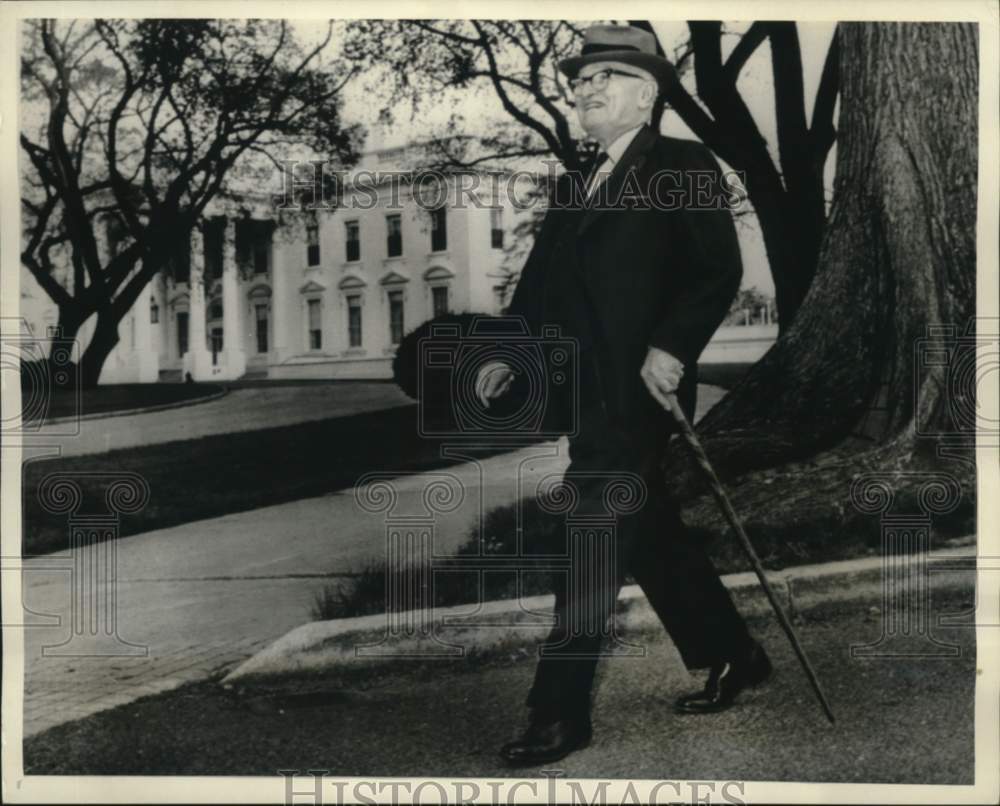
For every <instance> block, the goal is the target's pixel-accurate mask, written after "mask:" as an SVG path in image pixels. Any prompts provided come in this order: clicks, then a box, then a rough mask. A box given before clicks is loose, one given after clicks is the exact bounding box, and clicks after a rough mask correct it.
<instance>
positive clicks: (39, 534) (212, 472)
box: [23, 404, 498, 555]
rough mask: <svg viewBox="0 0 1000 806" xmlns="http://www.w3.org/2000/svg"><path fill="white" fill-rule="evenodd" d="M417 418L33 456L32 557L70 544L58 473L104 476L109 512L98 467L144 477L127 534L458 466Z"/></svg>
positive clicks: (28, 524) (359, 419)
mask: <svg viewBox="0 0 1000 806" xmlns="http://www.w3.org/2000/svg"><path fill="white" fill-rule="evenodd" d="M416 418H417V412H416V405H415V404H414V405H412V406H403V407H399V408H394V409H387V410H383V411H377V412H371V413H365V414H358V415H351V416H347V417H337V418H334V419H329V420H320V421H314V422H307V423H300V424H296V425H290V426H282V427H280V428H268V429H263V430H260V431H250V432H243V433H232V434H222V435H219V436H213V437H207V438H202V439H192V440H185V441H181V442H167V443H162V444H158V445H148V446H143V447H141V448H129V449H126V450H119V451H111V452H109V453H104V454H96V455H87V456H80V457H70V458H63V459H41V460H36V461H33V462H27V463H25V465H24V476H23V480H24V507H23V512H24V524H25V528H24V532H23V551H24V554H25V555H37V554H44V553H47V552H51V551H57V550H62V549H64V548H66V544H67V534H66V516H65V515H52V514H50V513H48V512H46V511H45V510H44V509H42V507H41V506H40V504H39V502H38V499H37V495H36V491H37V489H38V485H39V483H40V482H41V480H42V479H43V478H44V477H45V476H46V475H48V474H49V473H53V472H55V471H68V472H86V473H93V474H95V477H94V479H93V481H89V480H88V481H86V482H85V483H84V487H85V491H84V501H83V508H84V509H85V508H86V507H88V506H91V507H92V508H93V509H94V510H96V511H102V509H103V503H102V502H103V497H104V492H105V488H106V481H105V480H102V479H100V478H98V477H97V474H100V473H115V472H121V471H131V472H135V473H139V474H140V475H142V476H143V477H144V478H145V479H146V481H147V483H148V484H149V488H150V491H151V499H150V501H149V503H148V504H147V505H146V506H145V507H144V508H143V509H142V510H141V511H140V512H138V513H136V514H134V515H127V516H124V517H123V518H122V520H121V532H120V536H122V537H125V536H127V535H130V534H139V533H140V532H147V531H150V530H152V529H160V528H163V527H167V526H176V525H178V524H181V523H188V522H190V521H195V520H200V519H202V518H211V517H215V516H219V515H226V514H229V513H232V512H242V511H246V510H250V509H257V508H258V507H264V506H268V505H271V504H280V503H284V502H287V501H295V500H298V499H301V498H310V497H313V496H318V495H323V494H325V493H328V492H331V491H333V490H339V489H344V488H347V487H351V486H352V485H353V484H354V483H355V482H356V481H357V479H358V477H359V476H361V475H362V474H363V473H366V472H369V471H373V470H391V471H395V470H414V469H418V468H419V469H430V468H432V467H443V466H446V465H450V464H454V463H455V461H456V460H453V459H442V458H441V455H440V446H441V444H442V443H443V440H431V439H425V438H422V437H420V436H419V435H418V434H417V428H416ZM496 452H498V451H494V453H496ZM483 455H484V456H485V455H487V454H486V453H484V454H483ZM90 502H93V504H91V503H90Z"/></svg>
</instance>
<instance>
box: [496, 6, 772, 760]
mask: <svg viewBox="0 0 1000 806" xmlns="http://www.w3.org/2000/svg"><path fill="white" fill-rule="evenodd" d="M559 67H560V70H561V71H562V72H563V73H564V74H565V75H566V76H567V78H568V79H569V83H570V86H571V88H572V90H573V95H574V99H575V103H576V108H577V113H578V115H579V119H580V123H581V125H582V126H583V128H584V129H585V130H586V132H587V134H588V135H589V136H590V137H592V138H593V139H594V140H596V141H597V142H598V143H599V145H600V149H601V150H600V153H599V155H598V157H597V159H595V161H594V165H593V166H592V168H591V170H590V172H589V175H588V176H586V177H582V176H580V175H578V174H574V172H569V173H567V174H566V175H564V176H563V177H560V180H559V182H558V183H557V186H556V188H555V197H554V198H555V199H556V201H555V202H554V203H553V205H552V206H551V207H550V209H549V211H548V212H547V214H546V217H545V221H544V223H543V226H542V228H541V231H540V233H539V235H538V237H537V238H536V241H535V244H534V246H533V249H532V252H531V254H530V255H529V257H528V260H527V262H526V263H525V266H524V268H523V270H522V273H521V279H520V281H519V283H518V286H517V289H516V291H515V293H514V297H513V300H512V302H511V306H510V313H511V314H514V315H519V316H522V317H524V319H525V320H526V321H527V323H528V324H529V326H530V327H531V328H532V330H533V332H536V333H537V332H540V329H541V327H542V326H543V325H558V326H559V327H560V328H561V329H562V331H563V333H564V334H566V335H568V336H570V337H572V338H574V339H576V340H577V342H578V344H579V356H580V366H579V379H580V380H579V399H578V400H577V401H575V402H576V403H577V410H578V412H579V413H578V416H577V423H576V426H577V427H576V429H575V432H574V434H573V435H572V436H571V439H570V466H569V469H568V470H567V479H568V480H572V479H580V480H581V496H582V498H583V499H584V503H583V505H584V506H586V505H587V503H586V499H587V497H588V496H591V497H599V496H600V495H601V493H600V490H598V489H597V488H596V487H595V486H593V485H590V486H588V483H587V481H586V479H590V478H606V477H607V476H608V475H609V474H612V475H613V474H614V473H620V474H623V475H627V476H628V477H630V478H637V479H642V481H643V483H644V484H645V487H646V502H645V504H644V506H643V507H642V509H641V511H640V512H638V513H637V514H635V515H634V516H629V517H628V518H626V519H623V520H622V522H621V524H620V526H619V528H618V532H617V540H618V547H617V554H616V556H617V557H619V558H620V563H619V566H618V573H615V574H614V575H612V577H610V578H609V577H608V576H607V575H606V574H602V573H601V572H600V569H595V568H574V569H573V570H572V571H571V576H572V577H573V578H575V579H585V580H589V584H587V585H584V586H582V587H581V586H575V587H574V588H572V590H570V589H567V590H560V591H559V592H557V596H556V617H557V623H556V625H555V627H554V628H553V631H552V634H551V635H550V636H549V638H548V640H547V641H546V642H545V644H544V645H543V652H542V654H541V657H540V659H539V662H538V666H537V669H536V674H535V680H534V684H533V686H532V688H531V691H530V693H529V695H528V706H529V707H530V709H531V710H530V718H529V722H528V727H527V730H526V731H525V732H524V734H523V735H522V736H521V737H520V738H518V739H517V740H516V741H513V742H510V743H508V744H506V745H504V747H503V748H502V750H501V755H502V756H503V758H504V759H506V761H507V762H508V763H510V764H512V765H529V764H542V763H549V762H552V761H556V760H558V759H560V758H563V757H564V756H566V755H567V754H568V753H571V752H572V751H574V750H576V749H578V748H580V747H583V746H584V745H586V744H587V743H588V742H589V741H590V739H591V720H590V712H591V698H592V697H591V695H592V688H593V680H594V672H595V668H596V665H597V661H598V658H599V656H600V654H601V646H602V641H605V640H606V637H607V635H606V627H605V626H602V625H606V624H607V622H608V619H610V617H611V615H612V613H611V610H612V608H613V603H614V599H615V597H616V596H617V593H618V590H619V588H620V586H621V583H622V576H623V573H624V572H625V571H628V572H630V573H631V574H632V576H633V577H634V578H635V579H636V581H637V582H638V583H639V584H640V585H641V587H642V589H643V591H644V593H645V594H646V596H647V598H648V599H649V601H650V603H651V605H652V607H653V608H654V610H655V611H656V613H657V615H658V616H659V618H660V620H661V621H662V623H663V625H664V627H665V628H666V629H667V631H668V632H669V634H670V636H671V638H672V640H673V641H674V643H675V645H676V646H677V648H678V650H679V651H680V654H681V657H682V658H683V660H684V663H685V664H686V666H687V667H688V668H689V669H705V668H707V669H709V674H708V681H707V683H706V685H705V688H704V690H702V691H699V692H697V693H693V694H690V695H687V696H685V697H682V698H681V699H680V700H678V702H677V705H676V709H677V710H678V711H682V712H686V713H709V712H714V711H719V710H721V709H724V708H727V707H728V706H730V705H731V704H732V702H733V701H734V698H735V697H736V695H737V694H738V693H739V692H740V691H741V690H742V689H744V688H745V687H747V686H749V685H753V684H756V683H759V682H761V681H763V680H764V679H765V678H766V677H767V676H768V675H769V673H770V671H771V665H770V662H769V661H768V658H767V656H766V654H765V653H764V651H763V649H762V648H761V647H760V645H759V644H757V643H756V642H755V641H754V640H753V639H752V638H751V636H750V635H749V633H748V631H747V628H746V625H745V623H744V621H743V619H742V617H741V616H740V615H739V613H738V612H737V611H736V609H735V607H734V606H733V603H732V601H731V599H730V597H729V594H728V592H727V591H726V590H725V588H724V587H723V585H722V583H721V581H720V580H719V577H718V574H717V572H716V571H715V568H714V567H713V566H712V564H711V561H710V560H709V559H708V557H707V555H706V553H705V551H704V548H703V547H702V546H701V545H700V543H698V542H696V541H693V540H691V539H690V538H689V537H688V536H687V534H686V532H685V528H684V526H683V524H682V522H681V519H680V515H679V510H678V506H677V504H676V502H675V501H673V500H672V499H671V497H670V495H669V490H668V489H667V488H666V485H665V484H664V480H663V478H662V477H661V474H660V473H658V470H657V469H658V467H659V460H660V459H661V457H662V456H663V453H664V450H665V448H666V444H667V440H668V438H669V437H670V435H671V434H672V433H674V431H675V430H676V426H675V424H674V422H673V420H672V418H671V417H670V415H669V414H668V413H667V412H666V410H665V405H666V402H667V396H668V395H670V394H676V395H677V397H678V400H679V402H680V404H681V407H682V408H683V409H684V411H685V413H686V414H687V415H688V417H691V416H692V415H693V413H694V405H695V393H696V385H697V360H698V356H699V355H700V354H701V352H702V350H703V349H704V347H705V345H706V344H707V343H708V340H709V339H710V338H711V336H712V334H713V333H714V331H715V329H716V328H717V327H718V325H719V324H720V323H721V321H722V319H723V318H724V317H725V315H726V312H727V311H728V309H729V306H730V304H731V302H732V300H733V298H734V296H735V294H736V292H737V290H738V289H739V284H740V279H741V276H742V265H741V260H740V253H739V246H738V243H737V239H736V231H735V227H734V225H733V221H732V216H731V213H730V212H729V210H728V208H726V207H725V205H719V204H717V203H716V202H717V201H718V199H719V195H718V194H719V192H720V187H721V182H720V170H719V166H718V164H717V163H716V162H715V160H714V158H713V157H712V155H711V154H710V153H709V151H708V150H707V149H706V148H705V147H704V146H702V145H701V144H699V143H695V142H691V141H686V140H678V139H673V138H668V137H663V136H661V135H660V134H658V133H657V131H655V130H654V129H653V128H652V127H651V126H650V116H651V112H652V109H653V106H654V103H655V101H656V99H657V97H658V96H659V94H660V93H662V92H663V91H664V89H665V88H666V87H667V86H668V85H669V83H670V82H672V81H676V80H677V78H676V73H675V71H674V68H673V65H672V64H670V62H668V61H667V60H666V59H664V58H662V57H661V56H659V55H657V53H656V44H655V40H654V38H653V36H652V35H651V34H650V33H648V32H647V31H643V30H641V29H638V28H634V27H630V26H615V25H597V26H593V27H591V28H589V29H588V30H587V31H586V33H585V37H584V44H583V49H582V52H581V54H580V55H579V56H576V57H573V58H569V59H566V60H564V61H562V62H561V63H560V65H559ZM706 188H709V189H711V191H712V192H711V193H710V194H709V196H708V198H707V199H706V194H705V189H706ZM637 189H638V191H639V196H643V194H645V196H644V198H640V199H638V200H637V199H636V191H637ZM626 196H630V197H631V203H629V204H625V203H623V201H622V199H624V198H625V197H626ZM560 198H561V199H564V200H565V199H571V200H572V199H576V200H578V202H579V201H580V200H582V201H583V203H582V204H581V203H578V202H577V203H572V202H571V203H569V204H565V203H560V202H559V201H558V199H560ZM637 202H638V203H637ZM512 376H513V372H512V370H511V369H510V368H509V367H507V366H505V365H502V364H499V365H497V364H494V365H491V366H489V367H484V368H483V370H482V371H481V373H480V376H479V389H480V397H481V399H482V401H483V403H484V404H486V405H489V403H490V402H491V401H492V400H495V399H496V398H498V397H499V396H500V395H502V394H504V393H505V392H506V390H507V389H508V388H509V386H510V384H511V380H512ZM594 505H595V506H597V505H599V502H594ZM575 562H588V561H587V560H584V559H577V560H575ZM590 562H593V560H591V561H590ZM595 608H596V609H597V610H600V611H601V612H600V613H599V614H598V616H599V618H598V619H596V620H595V619H593V618H580V617H579V614H580V613H592V612H594V611H595ZM598 622H599V623H600V624H599V626H598V627H597V628H595V627H594V625H595V623H598Z"/></svg>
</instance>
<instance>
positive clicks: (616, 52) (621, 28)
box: [559, 25, 677, 92]
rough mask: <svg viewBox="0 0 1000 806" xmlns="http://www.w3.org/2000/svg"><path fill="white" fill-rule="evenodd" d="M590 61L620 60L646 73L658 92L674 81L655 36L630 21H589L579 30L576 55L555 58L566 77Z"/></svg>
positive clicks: (575, 72)
mask: <svg viewBox="0 0 1000 806" xmlns="http://www.w3.org/2000/svg"><path fill="white" fill-rule="evenodd" d="M592 62H622V63H623V64H631V65H632V66H634V67H639V68H641V69H643V70H645V71H646V72H647V73H650V74H651V75H652V76H653V77H654V78H655V79H656V82H657V84H659V86H660V91H661V92H662V91H663V90H664V89H666V88H667V87H668V86H669V85H670V84H672V83H673V82H675V81H677V71H676V70H675V69H674V66H673V65H672V64H671V63H670V62H669V61H667V60H666V59H665V58H663V57H662V56H660V55H659V54H657V52H656V37H655V36H653V34H651V33H650V32H649V31H644V30H643V29H642V28H636V27H634V26H632V25H591V26H590V27H589V28H588V29H587V30H586V31H584V33H583V48H582V49H581V51H580V55H579V56H572V57H570V58H569V59H563V60H562V61H561V62H559V69H560V70H562V72H563V73H564V74H565V75H566V77H567V78H570V79H572V78H576V74H577V73H579V72H580V68H581V67H583V66H584V65H585V64H591V63H592Z"/></svg>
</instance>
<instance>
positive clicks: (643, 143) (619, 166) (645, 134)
mask: <svg viewBox="0 0 1000 806" xmlns="http://www.w3.org/2000/svg"><path fill="white" fill-rule="evenodd" d="M657 139H659V135H658V134H657V133H656V132H655V131H653V129H652V127H650V126H649V124H645V125H643V127H642V128H641V129H639V131H638V132H636V135H635V137H633V138H632V142H631V143H629V146H628V148H626V149H625V153H624V154H622V157H621V159H620V160H618V162H617V163H615V167H614V168H613V169H612V171H611V175H610V176H609V177H608V178H607V179H606V180H604V185H603V187H600V188H598V189H597V191H596V192H595V193H594V197H593V199H592V200H591V201H593V202H594V203H595V206H594V207H590V208H589V209H588V210H587V211H586V213H585V214H584V215H583V217H582V218H581V219H580V225H579V228H578V229H577V232H578V233H582V232H583V231H584V230H585V229H587V227H589V226H590V225H591V224H593V223H594V222H595V221H596V220H597V219H598V218H600V216H601V214H602V213H604V212H605V211H604V210H602V209H601V207H600V204H598V203H599V202H601V201H602V200H603V202H604V203H605V205H606V204H607V201H608V200H611V201H614V199H617V198H618V196H619V195H620V194H621V191H622V187H623V186H624V184H625V177H626V176H628V173H629V171H637V170H639V168H641V167H642V164H643V163H644V162H645V161H646V154H647V152H648V151H649V150H650V149H651V148H652V147H653V145H654V144H655V143H656V141H657Z"/></svg>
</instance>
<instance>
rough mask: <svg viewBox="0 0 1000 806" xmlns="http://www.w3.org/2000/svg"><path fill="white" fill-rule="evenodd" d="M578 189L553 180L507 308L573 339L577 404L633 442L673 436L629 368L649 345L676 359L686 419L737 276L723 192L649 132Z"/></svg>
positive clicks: (689, 145)
mask: <svg viewBox="0 0 1000 806" xmlns="http://www.w3.org/2000/svg"><path fill="white" fill-rule="evenodd" d="M584 184H585V177H582V176H581V175H580V174H578V173H575V172H567V173H566V174H565V175H563V176H562V177H560V178H559V180H558V181H557V182H556V183H555V186H554V192H553V194H552V197H551V199H550V207H549V210H548V211H547V213H546V215H545V219H544V221H543V223H542V226H541V230H540V232H539V234H538V235H537V237H536V240H535V243H534V246H533V248H532V250H531V253H530V254H529V256H528V259H527V261H526V263H525V265H524V268H523V269H522V273H521V277H520V280H519V282H518V285H517V288H516V290H515V293H514V296H513V298H512V300H511V305H510V307H509V309H508V312H509V313H510V314H513V315H519V316H523V317H524V318H525V319H526V320H527V322H528V324H529V326H530V327H531V329H532V331H533V332H536V333H539V332H541V327H542V325H543V324H556V325H559V326H560V327H561V328H562V330H563V332H564V333H566V334H567V335H569V336H572V337H573V338H575V339H577V340H578V343H579V345H580V350H579V356H580V360H581V362H582V369H583V371H582V373H581V374H580V377H581V378H582V379H583V387H582V389H581V390H580V392H579V394H580V395H581V397H582V400H583V404H584V408H585V409H587V408H591V409H592V408H593V407H599V409H600V416H601V417H602V418H604V420H605V422H606V423H607V425H610V426H611V427H612V428H613V429H621V430H623V431H624V432H629V433H631V434H633V435H635V434H641V433H643V432H645V431H646V430H647V429H650V428H652V429H654V430H655V432H656V433H659V434H663V433H664V432H672V431H673V430H674V423H673V420H672V418H671V417H670V416H669V415H668V414H666V413H665V412H664V411H663V409H662V408H661V407H660V406H659V404H658V403H657V402H656V400H655V399H654V398H653V397H652V395H650V393H649V391H648V390H647V389H646V386H645V384H644V383H643V381H642V379H641V377H640V374H639V372H640V369H641V367H642V364H643V361H644V360H645V358H646V353H647V350H648V348H649V347H650V346H653V347H658V348H660V349H662V350H666V351H667V352H668V353H670V354H672V355H674V356H675V357H677V358H678V359H680V361H681V362H683V364H684V376H683V380H682V382H681V386H680V388H679V389H678V391H677V395H678V399H679V401H680V403H681V406H682V408H684V409H685V411H686V413H687V414H688V416H689V417H691V416H693V414H694V404H695V390H696V386H697V361H698V357H699V355H700V354H701V352H702V350H703V349H704V348H705V346H706V344H707V343H708V341H709V339H710V338H711V336H712V334H713V333H714V332H715V330H716V328H717V327H718V326H719V324H720V323H721V322H722V320H723V319H724V318H725V316H726V313H727V312H728V310H729V307H730V305H731V303H732V301H733V298H734V297H735V295H736V292H737V291H738V290H739V286H740V280H741V277H742V264H741V260H740V250H739V244H738V242H737V237H736V229H735V226H734V223H733V218H732V212H731V210H730V205H729V201H730V197H729V196H727V193H728V192H730V191H729V189H728V188H727V186H725V185H724V184H723V183H722V182H721V172H720V168H719V165H718V163H717V162H716V161H715V159H714V157H713V156H712V154H711V153H710V152H709V150H708V149H707V148H706V147H705V146H703V145H701V144H700V143H697V142H693V141H688V140H681V139H676V138H671V137H664V136H662V135H660V134H658V133H656V132H655V131H653V129H652V128H650V127H649V126H644V127H643V128H642V129H640V131H639V132H638V133H637V134H636V136H635V138H634V139H633V140H632V142H631V144H630V145H629V147H628V148H627V150H626V151H625V153H624V154H623V155H622V158H621V159H620V160H619V161H618V162H617V163H616V165H615V167H614V169H613V171H612V173H611V175H610V176H609V177H608V178H607V179H606V180H605V182H604V183H603V184H602V185H601V186H600V187H599V189H598V191H597V192H596V193H595V194H594V196H592V197H591V199H590V200H586V199H585V195H584V192H583V188H584Z"/></svg>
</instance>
